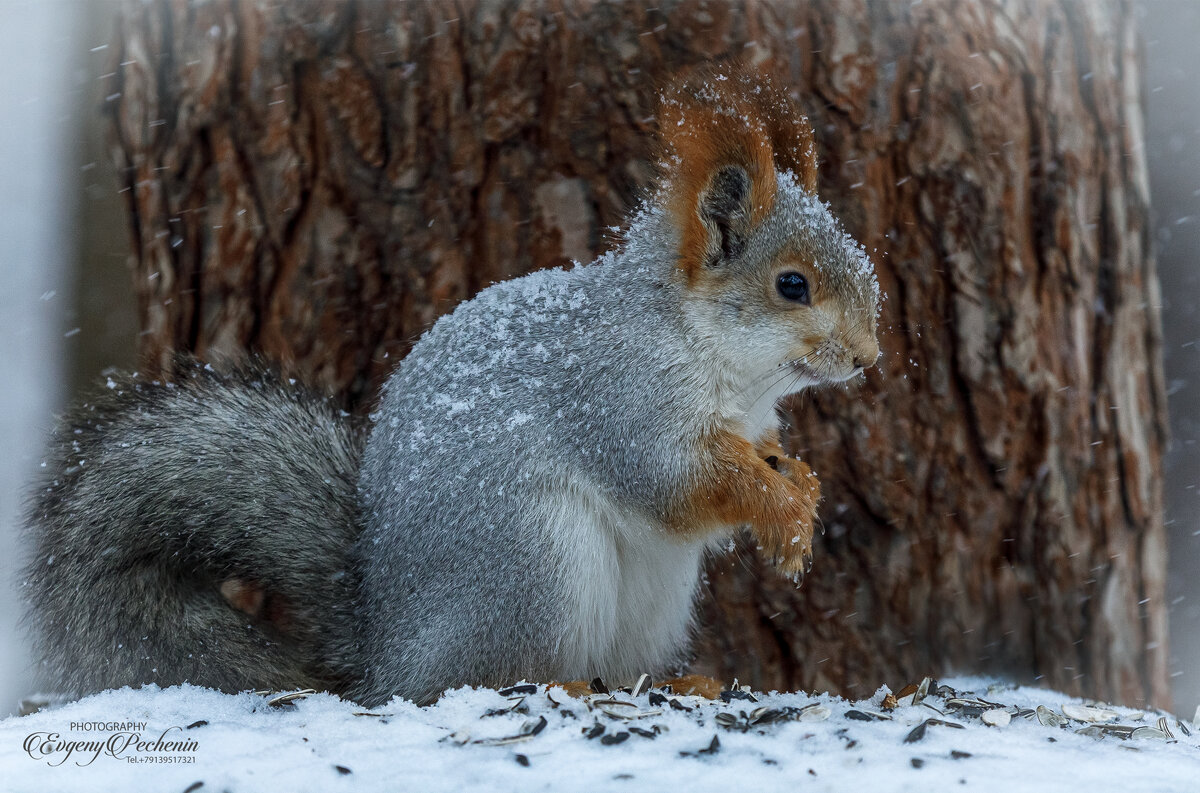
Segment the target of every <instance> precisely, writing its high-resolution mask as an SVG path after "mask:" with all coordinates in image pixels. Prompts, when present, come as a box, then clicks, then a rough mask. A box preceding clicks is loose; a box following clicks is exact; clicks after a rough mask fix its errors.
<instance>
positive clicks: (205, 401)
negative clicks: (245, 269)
mask: <svg viewBox="0 0 1200 793" xmlns="http://www.w3.org/2000/svg"><path fill="white" fill-rule="evenodd" d="M107 386H108V387H107V389H105V390H104V391H103V392H102V393H101V394H99V395H98V398H97V399H95V400H93V401H92V402H90V403H88V404H84V405H82V406H80V407H78V408H76V409H74V410H73V411H72V412H71V413H69V414H68V415H67V416H65V417H64V418H63V420H62V422H61V423H60V425H59V427H58V429H57V430H56V432H55V434H54V437H53V440H52V442H51V447H50V451H49V453H48V455H47V459H46V462H45V464H44V465H45V469H46V478H45V480H44V481H43V482H42V485H41V487H40V488H39V489H38V490H37V491H36V492H35V494H34V497H33V499H32V502H33V503H32V504H31V505H30V512H29V519H28V525H29V527H30V544H31V546H32V548H33V557H32V559H31V561H30V562H29V565H28V567H27V569H26V578H25V582H24V586H25V588H26V592H25V597H26V600H27V601H28V602H29V603H30V606H31V608H30V613H29V617H28V619H29V621H30V623H31V627H32V629H33V633H34V636H35V641H36V642H37V643H38V645H39V650H40V651H41V657H42V658H43V659H44V660H43V661H42V667H43V668H42V670H41V671H42V672H43V674H44V680H43V682H44V684H46V685H49V686H51V687H53V688H55V689H57V690H61V691H64V692H65V691H69V692H74V693H87V692H90V691H96V690H100V689H104V688H110V687H115V686H121V685H131V684H138V683H142V682H146V681H154V682H157V683H158V684H160V685H171V684H175V683H181V682H185V681H186V682H190V683H193V684H196V685H203V686H211V687H214V688H220V689H225V690H233V691H237V690H242V689H246V688H283V687H291V686H312V687H317V688H328V689H333V690H341V689H345V688H346V686H347V684H348V683H349V681H350V679H351V678H352V677H354V676H355V674H356V673H355V672H354V669H353V666H354V663H355V662H354V660H353V659H354V658H355V656H356V654H355V651H354V645H355V639H354V629H353V625H354V623H353V620H352V619H351V618H350V613H349V611H350V608H351V606H352V601H353V592H354V589H355V586H356V578H357V576H356V574H355V573H354V571H353V570H352V569H351V567H350V566H348V565H347V564H345V557H346V553H347V549H348V548H349V546H350V543H351V542H352V540H353V538H354V537H355V536H356V534H357V524H356V507H355V477H356V472H357V469H358V459H359V455H360V450H361V445H362V444H361V440H360V437H359V434H358V433H357V432H356V431H355V429H354V428H353V426H352V425H351V423H350V421H349V420H348V419H347V418H346V417H344V416H343V415H341V414H340V413H339V412H338V411H337V410H336V409H334V408H333V407H332V406H331V405H329V404H328V403H326V402H325V401H323V400H321V399H319V398H317V397H314V396H312V395H310V394H308V393H306V392H304V391H302V390H301V389H296V388H291V387H288V386H287V385H286V384H284V383H282V382H281V381H279V380H278V379H277V378H275V377H273V376H270V375H267V374H266V373H264V372H259V371H255V370H252V369H241V370H239V371H235V372H233V373H230V374H219V373H217V372H216V371H214V370H212V369H211V368H210V367H208V366H204V367H201V366H198V365H195V364H191V363H181V365H180V366H179V367H178V368H177V372H176V382H173V383H160V382H149V381H146V380H144V379H140V378H138V377H137V376H136V375H135V376H133V377H122V378H119V379H118V378H115V377H114V378H109V380H108V383H107ZM231 606H232V607H231Z"/></svg>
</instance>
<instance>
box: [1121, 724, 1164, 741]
mask: <svg viewBox="0 0 1200 793" xmlns="http://www.w3.org/2000/svg"><path fill="white" fill-rule="evenodd" d="M1129 737H1130V738H1133V739H1134V740H1143V739H1150V740H1154V741H1165V740H1167V734H1166V733H1165V732H1163V731H1162V730H1160V729H1158V728H1157V727H1138V728H1137V729H1136V730H1134V731H1133V732H1132V733H1130V735H1129Z"/></svg>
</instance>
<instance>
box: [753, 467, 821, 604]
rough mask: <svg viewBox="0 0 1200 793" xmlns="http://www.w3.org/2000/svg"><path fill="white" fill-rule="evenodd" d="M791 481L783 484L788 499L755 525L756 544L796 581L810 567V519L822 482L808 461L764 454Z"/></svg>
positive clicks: (814, 510) (815, 507) (782, 570)
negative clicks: (785, 485)
mask: <svg viewBox="0 0 1200 793" xmlns="http://www.w3.org/2000/svg"><path fill="white" fill-rule="evenodd" d="M763 459H764V461H765V462H766V463H767V465H769V466H771V468H773V469H775V470H776V471H777V472H779V474H780V475H781V476H783V477H784V478H785V479H786V480H787V481H788V484H789V485H790V486H789V487H786V488H785V493H786V496H785V497H786V499H787V503H786V504H783V505H781V509H780V510H779V514H778V515H774V516H772V518H773V519H772V520H770V521H768V522H767V524H766V525H760V526H756V527H755V532H754V533H755V536H756V538H757V539H758V543H759V546H760V547H761V548H762V550H763V553H764V554H765V555H766V557H767V558H768V559H771V560H772V561H773V562H774V564H775V566H776V567H778V568H779V570H780V571H781V572H783V573H784V574H785V575H790V576H791V577H792V578H793V580H795V581H796V582H797V583H799V582H800V581H801V580H803V578H804V574H805V573H807V572H809V571H810V570H812V559H813V557H812V536H813V521H814V520H815V519H816V516H817V502H818V501H820V500H821V483H820V480H818V479H817V475H816V474H814V473H813V472H812V469H811V468H809V467H808V464H807V463H804V462H802V461H800V460H796V459H793V458H791V457H787V456H786V455H783V454H782V453H780V454H770V455H767V456H766V457H764V458H763Z"/></svg>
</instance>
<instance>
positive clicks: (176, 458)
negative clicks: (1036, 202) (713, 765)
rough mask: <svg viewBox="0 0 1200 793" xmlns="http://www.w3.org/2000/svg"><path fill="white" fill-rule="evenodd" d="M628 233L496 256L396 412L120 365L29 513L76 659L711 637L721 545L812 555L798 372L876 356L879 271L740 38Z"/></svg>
mask: <svg viewBox="0 0 1200 793" xmlns="http://www.w3.org/2000/svg"><path fill="white" fill-rule="evenodd" d="M658 119H659V126H660V138H661V143H662V146H663V152H662V155H663V156H662V163H663V165H662V167H663V178H662V180H661V183H660V184H659V186H658V188H657V189H656V190H655V192H654V193H653V194H652V197H651V199H650V200H649V201H648V202H647V204H646V205H645V206H644V207H643V208H642V209H641V210H640V211H639V212H638V213H636V214H635V216H634V217H633V218H632V220H631V222H630V224H629V227H628V230H627V232H626V234H625V238H624V240H623V244H622V245H621V246H620V247H619V248H618V249H617V250H615V251H613V252H610V253H608V254H605V255H604V256H602V257H600V258H599V259H598V260H596V261H595V262H593V263H591V264H587V265H578V266H575V267H573V268H571V269H557V270H548V271H541V272H535V273H532V274H530V275H527V276H524V277H522V278H516V279H513V280H511V281H507V282H504V283H500V284H496V285H494V286H491V287H489V288H487V289H485V290H483V291H482V292H480V293H479V294H478V295H477V296H476V297H475V298H473V299H471V300H468V301H466V302H464V303H462V304H461V305H459V306H458V307H457V308H456V309H455V310H454V311H453V313H451V314H449V315H447V316H444V317H442V318H441V319H440V320H438V322H437V323H436V324H435V325H434V326H433V327H432V328H431V329H430V330H429V331H428V332H427V333H425V334H424V335H423V336H422V337H421V339H420V340H419V341H418V342H417V343H416V345H415V346H414V347H413V349H412V351H411V353H410V354H409V355H408V356H407V357H406V358H404V360H403V361H401V363H400V364H399V365H398V366H397V368H396V370H395V372H394V373H393V374H392V375H391V377H390V379H389V380H388V381H387V383H386V385H385V386H384V390H383V394H382V397H381V400H380V403H379V405H378V408H377V409H376V411H375V412H374V413H373V414H372V415H371V417H370V426H369V427H360V426H357V425H355V424H354V423H353V422H352V421H351V419H349V418H348V417H346V416H344V415H342V414H339V412H338V411H336V410H334V409H333V408H331V407H329V406H328V404H326V403H325V402H324V401H323V400H321V399H320V398H317V397H315V396H311V395H309V394H307V393H306V392H304V391H303V390H302V389H299V388H295V387H291V386H289V385H287V384H286V383H283V382H281V381H279V380H278V378H274V377H272V376H270V375H267V374H265V373H263V372H260V371H258V370H256V369H254V368H243V369H240V370H236V371H234V372H232V373H224V374H222V373H218V372H216V371H214V370H212V369H211V368H210V367H207V366H201V365H193V364H183V365H181V366H180V367H179V370H178V371H177V372H176V373H175V376H174V377H173V378H172V379H173V382H161V383H159V382H146V381H142V380H140V379H138V378H136V377H126V378H120V379H110V381H109V383H108V385H109V388H107V389H106V390H105V391H104V393H102V395H101V396H100V398H98V399H97V400H95V401H93V402H92V403H90V404H87V405H83V406H81V407H79V408H77V409H75V410H74V411H72V412H71V413H69V414H68V415H67V416H66V417H64V419H63V421H62V422H61V424H60V426H59V428H58V430H57V431H56V434H55V441H54V444H53V446H52V450H51V453H50V455H49V457H48V460H47V462H46V467H47V472H46V480H45V482H44V483H43V485H42V487H41V488H40V489H39V490H38V492H37V493H36V495H35V498H34V503H33V506H32V509H31V511H30V517H29V520H28V526H29V529H28V530H29V537H30V542H31V545H32V547H33V549H34V553H33V557H32V560H31V561H30V563H29V565H28V567H27V571H26V578H25V582H24V584H25V589H26V595H27V600H28V602H29V605H30V614H29V622H30V625H31V626H32V628H33V632H34V634H35V637H36V640H37V647H38V650H39V653H40V656H41V658H42V662H41V663H42V670H43V672H44V674H45V678H46V683H47V684H48V685H50V686H52V687H54V688H56V689H59V690H62V691H66V692H71V693H75V694H82V693H87V692H91V691H95V690H99V689H103V688H108V687H113V686H119V685H125V684H139V683H146V682H154V683H158V684H160V685H170V684H174V683H179V682H184V681H187V682H191V683H194V684H197V685H204V686H211V687H215V688H219V689H223V690H231V691H237V690H244V689H249V688H284V687H293V686H311V687H314V688H322V689H327V690H330V691H333V692H335V693H338V694H341V695H344V696H347V697H350V698H353V699H355V700H357V701H359V702H361V703H362V704H364V705H367V706H371V705H376V704H379V703H381V702H385V701H387V700H388V699H390V698H391V697H393V696H395V695H400V696H403V697H406V698H408V699H412V700H414V701H416V702H418V703H426V702H430V701H432V700H433V699H435V698H437V697H438V696H439V695H440V694H441V692H443V691H444V690H446V689H447V688H450V687H455V686H460V685H466V684H471V685H484V684H486V685H502V684H505V683H508V682H512V681H516V680H519V679H527V680H543V681H548V680H557V681H567V680H576V679H591V678H593V677H596V676H600V677H603V678H604V679H606V680H608V681H610V682H613V681H616V682H619V681H623V680H631V679H633V678H636V677H637V676H638V674H640V673H642V672H660V671H663V670H667V669H670V668H672V667H675V666H677V665H679V664H680V663H681V662H683V661H685V660H686V654H687V649H688V644H689V633H690V630H691V623H692V608H693V598H694V596H695V593H696V590H697V586H698V581H699V577H700V570H701V562H702V558H703V556H704V555H705V553H706V552H707V551H709V550H715V549H717V548H719V547H720V546H721V545H723V544H724V542H725V540H726V538H728V536H729V535H730V534H731V533H732V532H734V531H736V530H737V529H738V528H740V527H748V529H749V531H750V532H752V534H753V536H754V538H755V539H756V541H757V543H758V545H759V546H760V547H761V548H762V549H763V551H764V553H765V554H766V555H767V557H768V558H770V559H772V560H773V561H774V562H775V564H776V565H777V566H778V568H779V569H780V570H781V571H782V572H783V573H784V574H786V575H789V576H793V577H795V578H797V579H798V578H799V577H800V576H802V575H803V573H804V572H805V571H806V570H807V569H809V567H810V565H811V561H812V527H813V519H814V515H815V510H816V505H817V501H818V500H819V492H820V488H819V485H818V483H817V480H816V478H815V476H814V475H813V474H812V472H811V471H810V470H809V468H808V466H807V465H805V464H804V463H803V462H800V461H798V460H793V459H790V458H788V457H787V456H786V455H785V454H784V452H783V450H782V448H781V447H780V443H779V430H778V418H777V416H776V412H775V406H776V403H777V402H778V400H779V399H780V398H781V397H782V396H784V395H786V394H790V393H794V392H796V391H799V390H801V389H803V388H805V387H808V386H814V385H822V384H831V383H839V382H842V381H844V380H847V379H848V378H851V377H852V376H854V375H856V374H858V373H860V372H862V371H863V370H864V368H865V367H869V366H871V365H873V364H874V362H875V360H876V358H877V357H878V354H879V348H878V345H877V342H876V336H875V324H876V315H877V313H878V310H879V287H878V283H877V281H876V278H875V275H874V271H873V268H872V265H871V263H870V260H869V259H868V257H867V256H866V254H865V252H864V251H863V250H862V247H861V246H860V245H859V244H858V243H856V242H855V241H854V240H852V239H851V238H850V237H849V236H848V235H846V234H845V233H844V232H843V231H842V229H841V227H840V226H839V224H838V223H837V221H836V220H835V219H834V217H833V216H832V214H831V213H830V212H829V209H828V207H827V206H826V205H825V204H824V203H822V202H821V201H820V200H819V199H818V198H817V197H816V177H817V165H816V153H815V146H814V141H813V135H812V131H811V128H810V127H809V125H808V122H807V120H806V119H804V118H803V117H802V116H800V115H799V114H798V113H797V112H796V110H795V108H794V106H793V103H792V102H791V100H790V99H789V98H788V97H787V95H786V94H785V93H784V92H782V91H781V90H779V89H778V88H776V87H774V86H773V85H772V84H771V83H770V82H769V81H767V80H766V79H765V78H763V77H760V76H758V75H755V74H753V73H752V72H750V71H748V70H746V69H744V68H738V67H728V66H726V67H720V66H713V67H708V68H703V69H700V70H698V71H696V72H694V73H693V74H692V75H691V76H690V77H688V78H685V79H683V80H680V81H678V82H676V83H675V84H674V85H673V86H672V87H671V88H669V89H667V90H666V91H665V92H664V93H663V95H662V99H661V103H660V106H659V112H658Z"/></svg>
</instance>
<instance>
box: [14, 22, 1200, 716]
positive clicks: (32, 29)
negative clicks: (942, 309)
mask: <svg viewBox="0 0 1200 793" xmlns="http://www.w3.org/2000/svg"><path fill="white" fill-rule="evenodd" d="M114 9H115V4H114V3H111V2H106V1H102V0H93V1H92V2H70V1H69V0H29V1H28V2H25V1H21V0H0V45H2V50H0V51H3V52H4V53H5V54H6V56H7V58H6V61H7V66H8V69H7V74H6V75H5V76H6V79H5V80H4V81H2V84H0V283H2V284H3V289H2V290H0V322H2V323H3V324H2V327H3V332H0V444H3V448H5V449H7V450H8V451H7V453H6V454H5V455H4V457H3V459H2V460H0V582H3V589H0V716H2V715H6V714H8V713H11V712H14V711H15V708H16V703H17V701H18V700H19V699H20V698H22V697H24V696H27V695H28V694H30V693H32V692H31V690H30V686H31V683H30V675H29V663H30V659H29V657H28V655H27V653H26V650H25V646H24V637H23V635H22V633H21V632H20V630H19V629H18V624H17V622H18V616H19V609H18V605H17V602H18V595H17V592H16V583H17V579H18V568H19V559H20V548H19V540H18V517H19V514H20V510H21V494H22V489H23V488H24V487H25V486H26V485H27V483H28V482H29V481H31V479H32V478H33V477H34V476H35V475H36V472H37V466H38V460H39V455H40V453H41V445H42V443H43V441H44V438H45V436H46V433H47V432H48V429H49V427H50V425H51V424H52V421H53V417H54V414H55V413H56V411H58V410H60V409H61V407H62V406H63V405H64V404H65V403H66V402H67V401H69V400H71V399H73V398H75V396H76V395H77V394H78V393H79V392H80V389H82V388H85V387H87V386H88V385H89V384H91V383H93V382H94V381H95V380H96V379H97V378H98V377H100V376H101V375H102V374H103V373H104V372H105V371H107V370H109V369H112V368H122V369H129V368H133V367H134V366H135V365H136V355H135V346H136V342H137V333H138V327H137V320H136V307H135V305H134V298H133V293H132V288H131V286H130V273H129V269H128V264H127V259H128V239H127V231H126V228H125V215H124V210H123V203H122V202H123V196H121V195H120V194H119V193H118V189H117V181H116V179H115V177H114V174H113V170H112V165H111V163H110V158H109V156H108V152H107V139H106V134H107V129H106V121H105V116H104V108H105V105H106V102H107V101H109V97H105V96H104V95H103V90H102V88H101V85H102V80H101V78H102V76H103V75H104V74H105V72H106V70H109V69H111V68H113V63H112V57H111V53H109V52H108V51H107V49H108V45H109V43H110V42H111V40H112V37H113V33H112V31H113V14H114ZM1137 9H1138V14H1137V15H1138V17H1139V18H1140V21H1141V32H1142V37H1143V41H1144V69H1143V99H1144V105H1145V109H1146V116H1147V128H1146V143H1147V152H1146V154H1147V159H1148V162H1149V167H1150V177H1151V191H1152V196H1153V204H1154V213H1155V222H1154V232H1153V233H1154V238H1155V242H1156V245H1157V256H1158V267H1159V273H1160V276H1161V279H1162V286H1163V289H1162V293H1163V300H1164V305H1163V322H1164V353H1165V362H1166V374H1167V380H1168V393H1169V405H1170V421H1171V432H1172V442H1171V446H1170V449H1169V452H1168V455H1167V467H1166V471H1167V474H1166V475H1167V481H1166V497H1167V523H1168V532H1169V539H1170V560H1169V579H1168V590H1169V598H1170V617H1171V642H1172V646H1171V660H1170V663H1171V675H1172V683H1173V693H1174V699H1175V710H1176V712H1178V713H1180V714H1182V715H1185V716H1190V715H1191V714H1192V712H1193V710H1194V709H1195V708H1196V707H1197V705H1198V704H1200V664H1198V663H1197V659H1198V658H1200V576H1198V575H1197V573H1198V572H1200V500H1198V499H1200V493H1198V492H1197V484H1200V456H1198V454H1197V452H1198V451H1200V450H1198V449H1197V446H1196V444H1197V441H1198V439H1200V398H1198V397H1200V311H1198V308H1200V307H1198V306H1197V302H1198V300H1197V298H1198V296H1200V269H1198V268H1197V267H1196V266H1195V261H1194V259H1195V254H1196V252H1197V251H1200V85H1198V84H1197V83H1196V81H1195V69H1194V65H1195V52H1194V48H1195V41H1196V40H1198V39H1200V6H1198V5H1197V4H1195V3H1191V2H1148V3H1144V4H1141V5H1139V6H1137Z"/></svg>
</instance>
